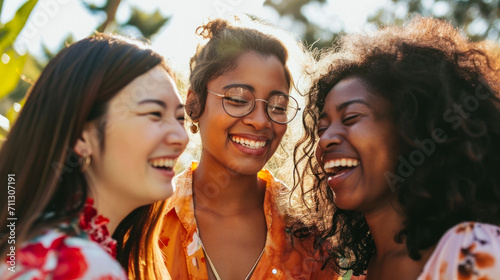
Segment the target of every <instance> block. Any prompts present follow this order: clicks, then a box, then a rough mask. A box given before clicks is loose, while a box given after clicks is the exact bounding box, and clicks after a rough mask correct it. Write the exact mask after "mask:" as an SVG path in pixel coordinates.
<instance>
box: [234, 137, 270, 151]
mask: <svg viewBox="0 0 500 280" xmlns="http://www.w3.org/2000/svg"><path fill="white" fill-rule="evenodd" d="M231 140H232V141H233V142H236V143H238V144H240V145H242V146H245V147H247V148H250V149H254V150H256V149H260V148H263V147H264V146H265V145H266V143H267V141H259V140H252V139H248V138H244V137H239V136H234V135H231Z"/></svg>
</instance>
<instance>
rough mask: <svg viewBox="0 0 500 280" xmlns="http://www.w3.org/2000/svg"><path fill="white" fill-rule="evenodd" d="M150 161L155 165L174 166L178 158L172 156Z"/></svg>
mask: <svg viewBox="0 0 500 280" xmlns="http://www.w3.org/2000/svg"><path fill="white" fill-rule="evenodd" d="M149 163H150V164H151V165H152V166H154V167H167V168H173V167H174V166H175V163H176V160H175V159H170V158H157V159H152V160H150V161H149Z"/></svg>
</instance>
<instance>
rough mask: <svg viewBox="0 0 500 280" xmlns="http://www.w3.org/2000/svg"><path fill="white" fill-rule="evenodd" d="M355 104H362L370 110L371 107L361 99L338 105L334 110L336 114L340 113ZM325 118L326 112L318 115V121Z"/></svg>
mask: <svg viewBox="0 0 500 280" xmlns="http://www.w3.org/2000/svg"><path fill="white" fill-rule="evenodd" d="M355 103H358V104H363V105H365V106H366V107H368V108H372V107H371V105H370V104H369V103H368V102H366V101H365V100H363V99H353V100H349V101H346V102H344V103H342V104H340V105H338V106H337V107H335V109H336V110H337V112H340V111H342V110H344V109H345V108H347V107H348V106H349V105H351V104H355ZM327 116H328V114H327V113H326V112H322V113H321V114H320V115H319V117H318V120H321V119H324V118H326V117H327Z"/></svg>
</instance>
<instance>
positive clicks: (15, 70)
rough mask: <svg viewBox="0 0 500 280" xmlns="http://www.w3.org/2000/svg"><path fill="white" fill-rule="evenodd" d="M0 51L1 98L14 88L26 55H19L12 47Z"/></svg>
mask: <svg viewBox="0 0 500 280" xmlns="http://www.w3.org/2000/svg"><path fill="white" fill-rule="evenodd" d="M0 53H1V54H0V58H1V61H0V77H2V82H1V83H0V99H1V98H3V97H4V96H6V95H7V94H8V93H9V92H11V91H12V90H14V89H15V88H16V86H17V83H18V82H19V79H20V78H21V73H22V71H23V68H24V64H25V63H26V58H27V57H28V56H27V55H22V56H19V55H18V54H17V53H16V52H15V51H14V50H13V49H10V50H8V51H6V52H1V51H0ZM5 62H7V63H5Z"/></svg>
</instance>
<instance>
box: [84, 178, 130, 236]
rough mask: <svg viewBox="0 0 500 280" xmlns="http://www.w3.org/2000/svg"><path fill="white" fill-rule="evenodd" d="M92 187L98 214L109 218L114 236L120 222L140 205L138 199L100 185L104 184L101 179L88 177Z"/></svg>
mask: <svg viewBox="0 0 500 280" xmlns="http://www.w3.org/2000/svg"><path fill="white" fill-rule="evenodd" d="M87 182H89V186H91V188H90V197H91V198H92V199H93V200H94V208H95V209H96V210H97V215H102V216H104V217H106V218H108V219H109V223H108V224H107V225H106V227H107V228H108V231H109V234H110V235H111V236H113V234H114V232H115V230H116V228H117V227H118V225H119V224H120V222H121V221H122V220H123V219H125V217H127V215H128V214H130V213H131V212H132V211H134V209H136V208H137V207H139V206H140V205H138V203H137V201H134V200H131V199H129V198H127V197H120V194H117V193H114V192H111V191H109V189H110V188H103V187H100V186H101V185H103V183H102V182H99V180H91V179H90V178H87Z"/></svg>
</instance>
